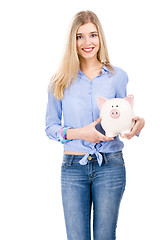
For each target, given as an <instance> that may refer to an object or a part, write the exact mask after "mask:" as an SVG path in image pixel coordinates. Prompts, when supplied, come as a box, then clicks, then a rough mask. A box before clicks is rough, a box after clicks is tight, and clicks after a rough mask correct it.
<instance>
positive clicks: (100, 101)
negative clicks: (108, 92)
mask: <svg viewBox="0 0 160 240" xmlns="http://www.w3.org/2000/svg"><path fill="white" fill-rule="evenodd" d="M107 100H108V99H107V98H104V97H98V98H97V103H98V107H99V109H100V110H101V108H102V106H103V104H104V103H105V102H107Z"/></svg>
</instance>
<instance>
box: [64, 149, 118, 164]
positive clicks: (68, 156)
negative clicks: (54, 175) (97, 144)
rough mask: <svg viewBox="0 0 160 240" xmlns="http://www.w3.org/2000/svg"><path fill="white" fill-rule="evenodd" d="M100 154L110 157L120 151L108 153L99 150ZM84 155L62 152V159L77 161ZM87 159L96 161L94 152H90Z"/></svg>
mask: <svg viewBox="0 0 160 240" xmlns="http://www.w3.org/2000/svg"><path fill="white" fill-rule="evenodd" d="M100 154H101V155H102V157H103V158H104V159H105V158H108V157H111V156H113V155H115V154H116V155H117V154H122V151H118V152H110V153H102V152H100ZM84 156H85V155H84V154H82V155H74V154H63V161H72V162H78V161H80V160H81V159H82V158H83V157H84ZM88 161H97V156H96V155H95V154H90V155H89V157H88Z"/></svg>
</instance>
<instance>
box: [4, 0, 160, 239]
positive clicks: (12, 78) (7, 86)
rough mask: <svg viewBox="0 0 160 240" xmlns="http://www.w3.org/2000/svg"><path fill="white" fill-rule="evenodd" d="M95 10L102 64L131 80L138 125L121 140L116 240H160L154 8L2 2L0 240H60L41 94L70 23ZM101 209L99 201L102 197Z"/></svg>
mask: <svg viewBox="0 0 160 240" xmlns="http://www.w3.org/2000/svg"><path fill="white" fill-rule="evenodd" d="M87 9H89V10H92V11H94V12H95V13H96V14H97V15H98V17H99V19H100V21H101V23H102V26H103V28H104V31H105V34H106V39H107V45H108V51H109V56H110V61H111V63H112V64H113V65H115V66H118V67H121V68H123V69H124V70H125V71H126V72H127V73H128V76H129V84H128V94H134V96H135V112H136V114H137V115H139V116H143V117H144V118H145V120H146V126H145V128H144V130H143V131H142V132H141V135H140V137H139V138H137V137H135V138H134V139H132V140H130V141H127V140H125V149H124V157H125V162H126V169H127V185H126V190H125V194H124V197H123V200H122V204H121V208H120V215H119V221H118V228H117V239H118V240H135V239H136V240H142V239H145V240H146V239H149V240H150V239H160V232H159V218H158V217H159V214H160V208H159V202H160V194H159V182H160V174H159V171H160V170H159V169H160V163H159V161H160V157H159V139H158V135H159V116H160V114H159V109H160V101H159V96H158V95H159V82H160V76H159V55H160V48H159V43H160V35H159V22H160V17H159V5H158V1H155V0H152V1H143V0H134V1H127V0H121V1H118V0H114V1H108V0H105V1H103V0H101V1H93V0H92V1H90V0H88V1H86V0H81V1H78V2H77V1H73V2H72V1H70V0H68V1H64V2H63V1H53V0H52V1H51V0H45V1H44V0H28V1H24V0H19V1H18V0H15V1H11V0H5V1H1V3H0V34H1V37H0V42H1V43H0V69H1V70H0V81H1V88H0V98H1V99H0V110H1V124H0V128H1V129H0V137H1V151H0V153H1V157H0V239H1V240H12V239H16V240H22V239H23V240H46V239H47V240H51V239H62V240H65V239H66V233H65V224H64V218H63V210H62V203H61V189H60V168H61V161H62V155H63V146H62V144H61V143H58V142H55V141H51V140H49V139H48V138H47V137H46V135H45V113H46V104H47V87H48V83H49V80H50V78H51V76H52V74H53V73H54V72H55V71H56V69H57V67H58V64H59V61H60V59H61V56H62V53H63V50H64V44H65V39H66V32H67V29H68V25H69V23H70V21H71V19H72V17H73V15H74V14H75V13H77V12H78V11H80V10H87ZM102 201H103V199H102Z"/></svg>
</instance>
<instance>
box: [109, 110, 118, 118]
mask: <svg viewBox="0 0 160 240" xmlns="http://www.w3.org/2000/svg"><path fill="white" fill-rule="evenodd" d="M110 116H111V117H112V118H114V119H116V118H119V116H120V111H119V110H118V109H112V110H111V112H110Z"/></svg>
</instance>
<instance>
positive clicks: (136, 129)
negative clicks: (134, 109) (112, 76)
mask: <svg viewBox="0 0 160 240" xmlns="http://www.w3.org/2000/svg"><path fill="white" fill-rule="evenodd" d="M127 83H128V76H127V74H126V73H125V72H123V75H122V77H121V79H120V82H119V84H117V85H118V88H117V93H116V97H119V98H124V97H126V95H127V90H126V85H127ZM133 120H134V121H135V125H134V126H133V128H132V130H131V132H130V133H127V134H124V138H126V139H131V138H132V137H134V136H139V133H140V131H141V130H142V128H143V127H144V125H145V120H144V119H143V118H140V117H138V116H136V117H134V118H133ZM121 137H123V136H122V135H121Z"/></svg>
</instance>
